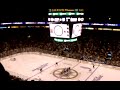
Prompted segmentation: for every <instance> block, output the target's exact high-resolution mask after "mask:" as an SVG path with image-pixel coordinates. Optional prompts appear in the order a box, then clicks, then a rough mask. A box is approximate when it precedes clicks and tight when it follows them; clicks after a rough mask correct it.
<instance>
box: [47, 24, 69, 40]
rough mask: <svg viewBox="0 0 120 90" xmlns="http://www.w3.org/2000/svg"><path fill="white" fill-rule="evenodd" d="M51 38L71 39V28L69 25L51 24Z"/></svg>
mask: <svg viewBox="0 0 120 90" xmlns="http://www.w3.org/2000/svg"><path fill="white" fill-rule="evenodd" d="M49 27H50V37H59V38H69V37H70V35H69V26H68V25H67V24H49Z"/></svg>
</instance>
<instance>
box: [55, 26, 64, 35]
mask: <svg viewBox="0 0 120 90" xmlns="http://www.w3.org/2000/svg"><path fill="white" fill-rule="evenodd" d="M54 33H55V34H56V35H57V36H61V35H62V34H63V28H62V27H61V26H59V25H57V26H55V27H54Z"/></svg>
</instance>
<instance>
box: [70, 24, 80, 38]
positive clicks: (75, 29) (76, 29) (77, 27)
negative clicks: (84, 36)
mask: <svg viewBox="0 0 120 90" xmlns="http://www.w3.org/2000/svg"><path fill="white" fill-rule="evenodd" d="M81 33H82V24H81V23H77V24H73V30H72V38H75V37H78V36H81Z"/></svg>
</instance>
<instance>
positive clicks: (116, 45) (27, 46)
mask: <svg viewBox="0 0 120 90" xmlns="http://www.w3.org/2000/svg"><path fill="white" fill-rule="evenodd" d="M14 31H15V30H11V31H9V35H8V33H7V31H6V32H4V31H0V33H2V34H3V35H2V34H1V35H2V36H0V38H1V40H0V47H1V48H0V58H4V57H6V56H10V55H13V54H16V53H21V52H40V53H49V54H54V55H58V56H63V57H68V58H75V59H82V60H85V61H95V62H101V63H104V62H105V58H106V53H107V52H108V51H111V52H112V59H111V60H107V62H106V63H105V64H109V65H113V66H120V37H119V35H120V32H113V31H89V30H83V32H82V36H80V37H78V41H77V42H72V43H68V42H66V43H61V42H55V41H54V40H53V38H50V36H49V30H43V31H42V30H41V31H40V30H39V29H37V30H36V31H35V30H34V31H32V30H29V31H27V30H26V31H25V30H24V31H23V30H21V31H20V30H18V31H15V32H14ZM10 32H12V33H10ZM19 32H20V33H19ZM7 35H8V36H7ZM28 35H30V37H29V38H28V37H27V36H28ZM5 36H6V37H5ZM65 48H68V50H65Z"/></svg>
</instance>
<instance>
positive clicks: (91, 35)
mask: <svg viewBox="0 0 120 90" xmlns="http://www.w3.org/2000/svg"><path fill="white" fill-rule="evenodd" d="M96 6H97V5H96ZM96 6H90V5H88V6H87V5H86V6H84V5H81V7H79V6H78V7H76V8H77V9H81V10H84V12H83V13H84V16H82V17H83V18H84V20H80V21H75V22H72V21H70V19H68V21H67V20H65V21H60V20H58V21H57V22H56V21H54V20H53V21H48V18H54V16H48V10H50V9H51V12H52V10H53V11H54V12H55V10H56V11H57V10H58V11H59V12H63V13H64V12H65V11H67V10H68V9H66V10H65V7H64V8H62V7H61V8H62V9H59V8H55V7H54V5H53V7H54V8H52V7H51V8H47V9H44V12H42V11H41V12H42V13H44V14H42V15H40V14H38V13H37V12H38V10H39V9H38V8H37V10H36V11H33V9H32V11H31V12H28V13H29V14H31V13H32V14H33V13H35V14H38V15H35V14H34V15H33V16H32V14H31V16H29V15H28V13H27V15H22V14H20V13H22V10H23V9H20V8H17V9H16V10H15V11H16V12H17V13H15V15H14V14H10V15H9V14H8V13H7V14H8V15H2V14H1V16H0V18H1V22H0V24H1V25H0V59H1V60H2V58H5V57H7V56H11V55H13V54H16V53H21V52H39V53H47V54H51V55H56V56H62V57H65V58H73V59H77V60H82V61H88V62H97V63H101V64H106V65H111V66H117V67H120V24H119V23H120V20H119V19H117V18H119V17H118V16H117V15H116V16H115V15H114V14H113V13H115V11H114V12H111V13H112V14H113V15H112V14H111V13H110V11H107V10H108V9H104V10H103V9H100V8H98V9H97V10H95V9H93V8H94V7H96ZM87 7H91V8H89V9H88V8H87ZM71 8H72V7H71ZM27 9H29V8H25V10H24V11H26V10H27ZM30 9H31V8H30ZM74 9H75V8H73V9H72V10H71V11H69V12H73V10H74ZM18 10H19V12H18ZM40 10H42V9H40ZM102 10H103V11H102ZM29 11H30V10H29ZM104 11H105V12H106V13H105V14H104ZM116 12H117V11H116ZM11 13H14V12H13V11H12V12H11ZM101 13H102V14H101ZM19 14H20V15H19ZM12 15H13V16H12ZM62 17H63V18H64V17H65V18H66V17H67V16H60V18H62ZM70 17H72V16H70ZM73 17H76V18H79V17H80V16H79V15H78V16H75V15H74V16H73ZM3 18H4V19H3ZM21 18H22V19H21ZM31 18H32V19H31ZM58 18H59V17H58ZM50 20H52V19H50ZM13 22H14V23H13ZM15 22H16V23H17V22H22V24H15ZM26 22H32V23H28V24H27V23H26ZM34 22H35V23H34ZM38 22H45V23H44V24H38ZM46 22H48V23H46ZM49 22H51V23H55V24H61V23H62V24H63V23H64V24H68V25H69V26H70V25H73V24H74V23H82V32H81V35H79V36H77V37H75V38H77V40H76V41H73V42H69V40H68V39H72V35H70V36H71V37H70V38H65V37H64V38H61V37H60V38H59V37H56V38H57V39H61V40H63V41H62V42H59V41H55V37H51V36H50V33H51V31H50V27H49ZM10 23H11V24H10ZM88 24H89V25H88ZM102 24H103V25H102ZM69 30H70V34H72V26H70V27H69ZM65 39H67V40H68V42H67V41H65ZM14 60H15V59H14ZM64 69H65V68H59V69H57V70H55V71H54V72H53V75H54V76H55V77H58V78H63V79H66V78H67V79H69V78H74V77H76V76H77V75H78V72H76V71H75V70H74V69H70V70H68V72H67V73H66V72H65V73H64ZM59 71H60V72H59ZM57 72H59V75H58V74H56V73H57ZM70 73H74V74H75V75H74V76H70ZM61 75H63V77H61ZM66 76H69V78H68V77H66ZM1 80H8V81H9V80H10V81H11V80H12V81H24V80H22V79H21V78H20V77H16V76H12V75H10V74H9V72H7V71H6V70H5V69H4V66H3V65H2V64H1V63H0V81H1Z"/></svg>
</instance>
